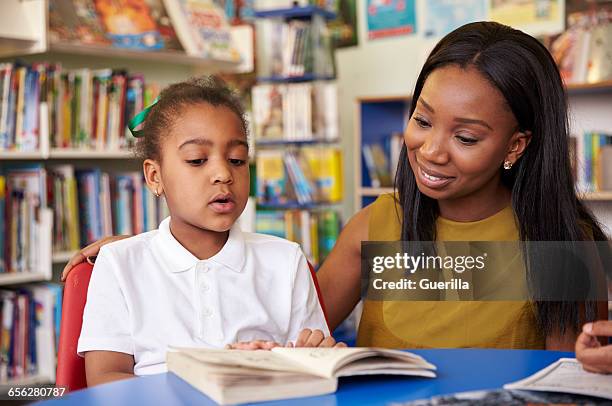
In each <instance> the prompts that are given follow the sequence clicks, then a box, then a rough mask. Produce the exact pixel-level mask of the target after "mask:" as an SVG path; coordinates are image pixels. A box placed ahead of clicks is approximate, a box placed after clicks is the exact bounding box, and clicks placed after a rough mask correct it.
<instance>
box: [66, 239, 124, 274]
mask: <svg viewBox="0 0 612 406" xmlns="http://www.w3.org/2000/svg"><path fill="white" fill-rule="evenodd" d="M128 237H131V236H130V235H111V236H110V237H104V238H102V239H100V240H98V241H95V242H93V243H91V244H89V245H88V246H87V247H85V248H83V249H81V250H80V251H79V252H77V253H76V254H74V255H73V256H72V258H70V261H68V263H67V264H66V266H65V267H64V270H63V271H62V282H64V281H65V280H66V278H67V277H68V274H69V273H70V271H71V270H72V268H74V267H75V266H76V265H78V264H80V263H81V262H83V261H87V262H89V263H90V264H93V263H94V261H95V260H96V255H98V252H100V248H102V246H104V245H106V244H108V243H110V242H114V241H119V240H122V239H124V238H128Z"/></svg>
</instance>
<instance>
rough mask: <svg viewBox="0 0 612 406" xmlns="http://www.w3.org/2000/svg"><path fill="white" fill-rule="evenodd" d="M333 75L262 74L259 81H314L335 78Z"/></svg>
mask: <svg viewBox="0 0 612 406" xmlns="http://www.w3.org/2000/svg"><path fill="white" fill-rule="evenodd" d="M334 79H335V77H333V76H319V75H315V74H312V73H307V74H305V75H302V76H262V77H258V78H257V81H258V82H268V83H299V82H312V81H316V80H334Z"/></svg>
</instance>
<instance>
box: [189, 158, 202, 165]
mask: <svg viewBox="0 0 612 406" xmlns="http://www.w3.org/2000/svg"><path fill="white" fill-rule="evenodd" d="M206 161H207V159H206V158H202V159H189V160H187V161H186V162H187V163H188V164H189V165H191V166H200V165H202V164H204V162H206Z"/></svg>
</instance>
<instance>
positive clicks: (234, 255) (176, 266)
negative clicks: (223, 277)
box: [155, 217, 246, 272]
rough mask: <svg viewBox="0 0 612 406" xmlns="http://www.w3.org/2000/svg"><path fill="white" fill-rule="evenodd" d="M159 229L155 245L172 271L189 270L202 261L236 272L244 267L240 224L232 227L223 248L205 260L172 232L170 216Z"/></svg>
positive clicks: (244, 247)
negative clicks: (194, 253) (186, 246)
mask: <svg viewBox="0 0 612 406" xmlns="http://www.w3.org/2000/svg"><path fill="white" fill-rule="evenodd" d="M158 230H159V232H158V234H157V238H155V245H156V248H157V249H158V250H159V252H160V253H161V254H162V259H163V261H164V262H165V263H166V264H165V265H166V267H167V269H168V270H169V271H170V272H183V271H187V270H189V269H191V268H192V267H194V266H195V265H197V264H198V263H200V262H202V263H209V264H210V263H215V264H219V265H221V266H224V267H226V268H229V269H231V270H232V271H234V272H242V271H243V269H244V263H245V261H246V258H245V255H246V244H245V241H244V235H243V234H242V230H240V226H239V225H238V224H234V225H233V226H232V228H231V229H230V232H229V236H228V238H227V241H226V242H225V244H224V245H223V247H222V248H221V250H220V251H219V252H217V253H216V254H215V255H213V256H212V257H210V258H209V259H205V260H199V259H198V258H197V257H196V256H195V255H193V254H192V253H191V252H189V251H188V250H187V249H186V248H185V247H183V246H182V245H181V243H179V242H178V241H177V240H176V238H174V236H173V235H172V233H171V232H170V217H167V218H165V219H164V220H163V221H162V222H161V223H160V225H159V229H158Z"/></svg>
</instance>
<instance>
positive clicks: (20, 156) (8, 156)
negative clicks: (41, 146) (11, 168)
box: [0, 151, 44, 161]
mask: <svg viewBox="0 0 612 406" xmlns="http://www.w3.org/2000/svg"><path fill="white" fill-rule="evenodd" d="M24 159H44V157H43V155H42V153H41V152H29V151H28V152H23V151H0V160H2V161H4V160H16V161H19V160H24Z"/></svg>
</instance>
